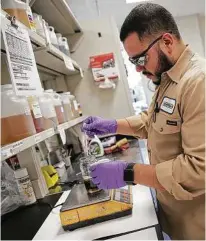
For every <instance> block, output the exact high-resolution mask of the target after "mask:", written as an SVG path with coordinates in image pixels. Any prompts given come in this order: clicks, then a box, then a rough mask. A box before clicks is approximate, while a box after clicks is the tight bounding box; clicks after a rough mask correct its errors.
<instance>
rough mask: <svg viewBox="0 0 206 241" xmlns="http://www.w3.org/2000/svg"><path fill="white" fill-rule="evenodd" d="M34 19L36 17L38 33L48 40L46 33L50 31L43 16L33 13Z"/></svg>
mask: <svg viewBox="0 0 206 241" xmlns="http://www.w3.org/2000/svg"><path fill="white" fill-rule="evenodd" d="M33 17H34V23H35V26H36V32H37V33H38V34H39V35H40V36H41V37H43V38H44V39H45V38H46V33H45V31H48V29H47V27H46V24H45V21H44V20H43V18H42V16H41V15H38V14H36V13H33ZM44 25H45V26H44ZM48 36H49V31H48Z"/></svg>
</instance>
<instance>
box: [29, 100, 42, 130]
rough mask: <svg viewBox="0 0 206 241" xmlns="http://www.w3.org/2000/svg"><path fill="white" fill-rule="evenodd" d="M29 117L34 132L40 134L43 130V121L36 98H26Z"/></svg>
mask: <svg viewBox="0 0 206 241" xmlns="http://www.w3.org/2000/svg"><path fill="white" fill-rule="evenodd" d="M27 100H28V103H29V107H30V111H31V115H32V118H33V122H34V126H35V129H36V132H37V133H38V132H41V131H43V130H44V119H43V116H42V113H41V109H40V105H39V101H38V98H37V97H35V96H29V97H27Z"/></svg>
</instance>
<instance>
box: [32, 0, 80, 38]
mask: <svg viewBox="0 0 206 241" xmlns="http://www.w3.org/2000/svg"><path fill="white" fill-rule="evenodd" d="M31 3H32V2H31ZM31 7H32V9H33V10H34V11H35V12H37V13H38V14H40V15H42V17H43V18H44V19H45V20H46V21H47V22H48V23H49V24H50V25H51V26H53V27H54V29H55V30H56V31H57V32H59V33H61V34H62V35H68V34H71V35H72V34H75V33H80V32H82V29H81V27H80V25H79V23H78V21H77V19H76V18H75V16H74V14H73V13H72V11H71V9H70V7H69V5H68V3H67V2H66V1H65V0H58V1H57V0H43V1H42V0H35V1H34V3H33V4H32V6H31Z"/></svg>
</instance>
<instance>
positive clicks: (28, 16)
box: [1, 0, 35, 31]
mask: <svg viewBox="0 0 206 241" xmlns="http://www.w3.org/2000/svg"><path fill="white" fill-rule="evenodd" d="M1 7H2V9H3V10H4V11H6V12H7V13H8V14H9V15H11V16H15V17H16V19H17V20H19V21H20V22H22V23H23V24H24V25H26V26H27V27H28V28H30V29H31V30H34V31H35V23H34V19H33V14H32V11H31V8H30V7H29V5H27V4H26V3H25V2H22V1H20V0H2V1H1Z"/></svg>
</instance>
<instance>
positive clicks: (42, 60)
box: [1, 10, 82, 76]
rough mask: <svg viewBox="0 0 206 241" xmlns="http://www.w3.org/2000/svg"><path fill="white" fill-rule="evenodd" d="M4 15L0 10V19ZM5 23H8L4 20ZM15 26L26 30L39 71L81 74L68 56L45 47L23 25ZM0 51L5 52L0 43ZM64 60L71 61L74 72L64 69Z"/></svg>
mask: <svg viewBox="0 0 206 241" xmlns="http://www.w3.org/2000/svg"><path fill="white" fill-rule="evenodd" d="M5 16H6V13H5V12H4V11H3V10H1V19H2V18H5ZM6 21H9V20H7V19H6ZM17 25H18V26H21V27H22V28H24V29H27V31H28V33H29V36H30V40H31V43H32V46H33V49H34V55H35V59H36V64H37V67H39V69H40V70H44V71H45V72H48V73H51V74H54V75H57V76H58V75H74V74H81V72H82V71H81V68H80V66H79V65H78V64H77V62H76V61H74V60H72V59H71V58H70V57H69V56H66V55H65V54H64V53H62V52H61V51H60V50H59V49H58V48H56V47H55V46H53V45H51V44H50V45H48V46H47V45H46V41H45V39H44V38H42V37H41V36H40V35H38V34H37V33H36V32H34V31H31V30H30V29H28V28H27V27H26V26H25V25H23V24H22V23H20V22H18V21H17ZM1 50H2V51H5V48H4V44H3V41H2V44H1ZM64 59H67V60H71V62H72V64H73V66H74V70H72V69H69V68H67V67H66V65H65V62H64Z"/></svg>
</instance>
